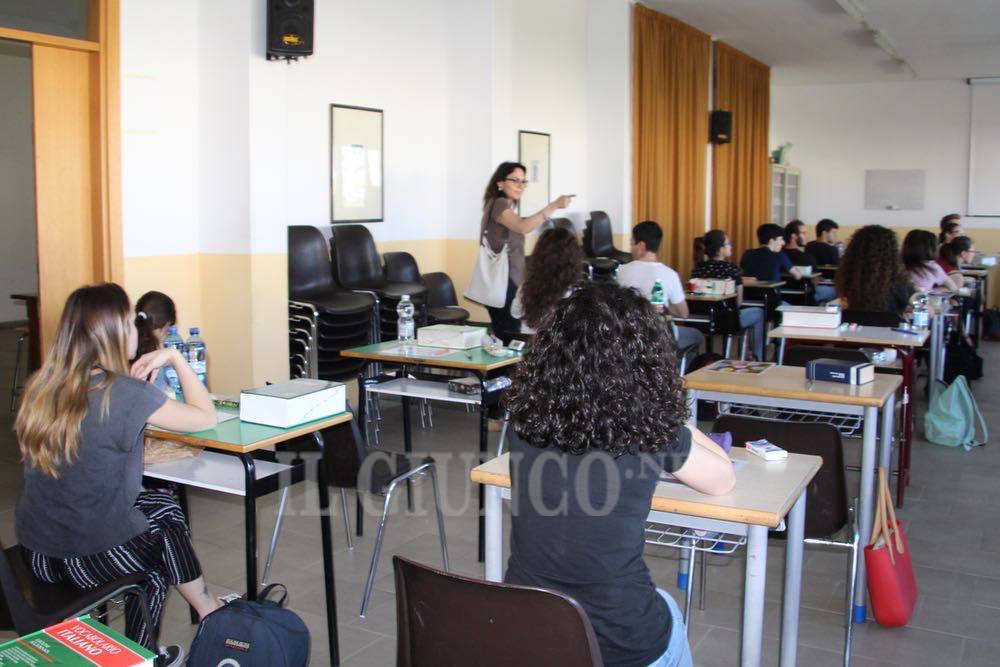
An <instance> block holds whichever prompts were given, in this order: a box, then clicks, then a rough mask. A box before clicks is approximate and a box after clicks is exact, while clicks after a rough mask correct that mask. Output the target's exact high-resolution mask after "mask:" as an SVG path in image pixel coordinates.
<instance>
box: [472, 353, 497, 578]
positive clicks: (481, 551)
mask: <svg viewBox="0 0 1000 667" xmlns="http://www.w3.org/2000/svg"><path fill="white" fill-rule="evenodd" d="M476 375H477V377H478V378H479V386H480V387H482V386H483V385H484V383H485V382H486V374H485V373H477V374H476ZM479 395H480V397H481V398H480V399H479V400H480V403H479V465H482V464H483V463H486V449H487V447H488V446H489V437H490V433H489V428H488V424H487V415H486V392H482V391H481V392H480V393H479ZM491 488H492V487H491ZM484 494H485V489H484V488H483V485H482V484H480V485H479V535H478V537H477V540H478V558H479V562H480V563H482V562H483V561H484V559H485V558H486V555H485V550H486V542H485V539H486V538H485V532H486V519H485V517H484V515H483V512H484V507H485V495H484ZM497 502H499V500H498V501H497ZM498 567H499V566H498ZM496 581H500V579H497V580H496Z"/></svg>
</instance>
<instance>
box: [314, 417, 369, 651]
mask: <svg viewBox="0 0 1000 667" xmlns="http://www.w3.org/2000/svg"><path fill="white" fill-rule="evenodd" d="M362 400H363V399H362ZM363 425H364V422H362V426H363ZM313 438H314V439H315V440H316V444H317V445H319V448H320V451H322V450H323V446H324V444H325V443H324V441H323V436H322V435H320V433H319V431H314V432H313ZM316 489H317V492H318V494H319V523H320V535H321V536H322V541H323V585H324V586H325V589H326V590H325V594H326V636H327V642H328V643H329V649H330V664H331V665H339V664H340V642H339V641H338V636H337V591H336V586H335V583H334V578H333V566H334V563H333V535H332V531H331V530H330V487H329V486H327V481H326V468H325V466H324V464H323V459H320V460H319V462H318V463H317V466H316Z"/></svg>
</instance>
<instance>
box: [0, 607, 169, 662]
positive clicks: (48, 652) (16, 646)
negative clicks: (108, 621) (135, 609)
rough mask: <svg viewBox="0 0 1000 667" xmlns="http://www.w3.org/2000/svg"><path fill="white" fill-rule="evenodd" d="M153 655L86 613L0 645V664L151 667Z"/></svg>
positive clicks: (154, 656) (154, 658) (154, 657)
mask: <svg viewBox="0 0 1000 667" xmlns="http://www.w3.org/2000/svg"><path fill="white" fill-rule="evenodd" d="M155 660H156V655H155V654H153V653H152V652H150V651H149V650H148V649H146V648H144V647H142V646H140V645H139V644H137V643H135V642H134V641H132V640H130V639H127V638H126V637H123V636H122V635H120V634H118V633H117V632H115V631H114V630H112V629H111V628H109V627H107V626H106V625H104V624H103V623H99V622H98V621H95V620H94V619H92V618H91V617H90V616H81V617H80V618H74V619H72V620H69V621H63V622H62V623H58V624H56V625H53V626H50V627H48V628H44V629H42V630H39V631H37V632H32V633H31V634H27V635H25V636H23V637H18V638H17V639H11V640H10V641H7V642H4V643H3V644H0V665H4V666H5V667H6V666H7V665H11V666H12V667H13V666H15V665H25V666H28V665H31V666H35V665H45V666H46V667H47V666H49V665H59V666H61V667H62V666H65V667H77V666H79V667H84V666H86V667H94V665H97V666H98V667H144V666H145V665H149V666H150V667H152V665H153V664H154V661H155Z"/></svg>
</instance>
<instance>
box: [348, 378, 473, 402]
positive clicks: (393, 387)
mask: <svg viewBox="0 0 1000 667" xmlns="http://www.w3.org/2000/svg"><path fill="white" fill-rule="evenodd" d="M365 391H368V392H370V393H373V394H384V395H388V396H406V397H407V398H425V399H428V400H431V401H448V402H450V403H466V404H471V405H479V404H480V403H481V402H482V399H481V398H480V395H479V394H462V393H459V392H457V391H451V390H450V389H448V383H447V382H434V381H433V380H416V379H413V378H399V379H396V380H389V381H388V382H380V383H378V384H371V385H367V386H366V387H365Z"/></svg>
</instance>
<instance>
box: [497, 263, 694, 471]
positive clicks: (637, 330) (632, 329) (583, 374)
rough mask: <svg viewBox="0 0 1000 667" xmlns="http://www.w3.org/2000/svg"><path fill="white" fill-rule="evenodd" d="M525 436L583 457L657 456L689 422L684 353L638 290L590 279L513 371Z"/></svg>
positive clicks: (516, 416)
mask: <svg viewBox="0 0 1000 667" xmlns="http://www.w3.org/2000/svg"><path fill="white" fill-rule="evenodd" d="M513 380H514V383H513V385H512V386H511V388H510V389H509V390H508V391H507V395H506V397H505V399H504V400H505V403H506V406H507V408H508V409H509V410H510V413H511V419H512V420H513V424H514V429H515V430H516V431H517V433H518V435H520V436H521V437H522V438H524V439H525V440H526V441H527V442H530V443H532V444H534V445H535V446H537V447H555V448H557V449H560V450H562V451H564V452H570V453H573V454H582V453H584V452H586V451H589V450H603V451H606V452H608V453H609V454H611V455H612V456H615V457H618V456H620V455H622V454H626V453H628V454H638V453H640V452H658V451H660V450H661V449H664V448H666V447H668V446H670V445H671V444H672V443H674V442H675V441H676V439H677V431H678V429H680V428H682V426H683V424H684V422H685V421H686V420H687V418H688V408H687V402H686V400H685V395H684V391H683V389H682V388H681V379H680V376H679V374H678V372H677V348H676V345H675V344H674V341H673V338H672V337H671V336H670V334H669V333H668V332H667V330H666V328H665V327H664V326H663V324H661V323H660V322H659V321H658V320H657V319H656V317H655V316H654V315H653V314H652V313H651V312H650V310H649V304H648V303H647V301H646V299H645V298H644V297H643V296H642V295H640V294H639V293H638V292H636V291H635V290H632V289H627V288H624V287H621V286H619V285H617V284H616V283H609V282H585V283H583V284H582V285H581V286H580V287H579V288H578V289H576V290H575V291H574V292H573V293H572V294H571V295H570V296H568V297H566V298H565V299H562V300H561V301H560V302H559V303H558V305H557V306H556V308H555V310H554V311H553V313H552V315H551V317H549V318H548V319H547V320H546V321H545V325H544V326H543V327H542V328H541V329H540V330H539V331H538V334H537V335H536V336H535V340H534V343H533V344H532V346H531V348H530V349H529V350H528V352H527V353H526V354H525V356H524V359H523V360H522V361H521V363H520V364H518V365H517V368H516V369H515V371H514V377H513Z"/></svg>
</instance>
